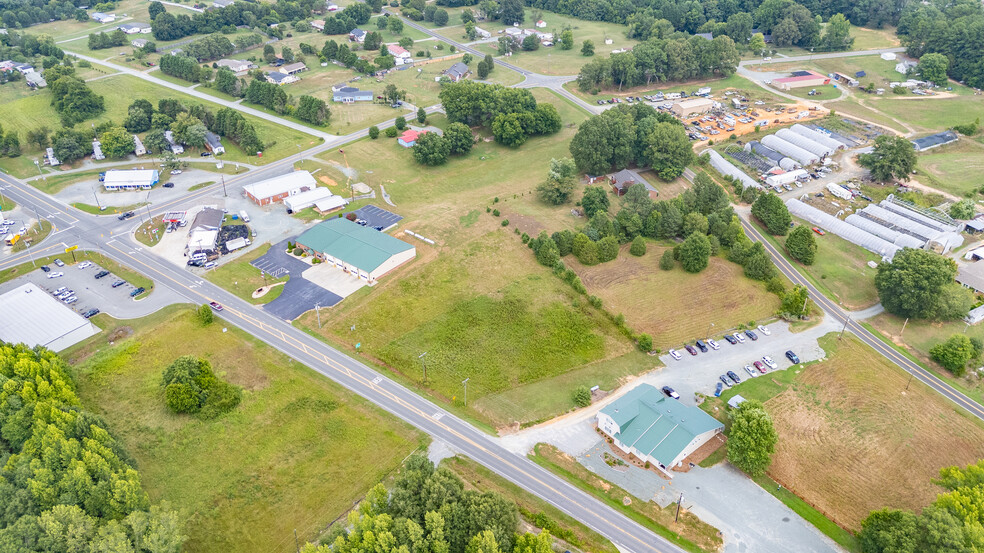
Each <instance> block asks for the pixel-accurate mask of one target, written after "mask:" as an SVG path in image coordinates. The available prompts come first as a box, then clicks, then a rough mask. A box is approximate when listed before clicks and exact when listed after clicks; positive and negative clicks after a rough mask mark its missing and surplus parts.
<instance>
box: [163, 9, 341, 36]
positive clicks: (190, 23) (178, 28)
mask: <svg viewBox="0 0 984 553" xmlns="http://www.w3.org/2000/svg"><path fill="white" fill-rule="evenodd" d="M322 8H324V2H323V0H297V1H292V2H277V3H266V2H236V3H234V4H232V5H230V6H226V7H225V8H222V9H220V10H205V11H204V12H203V13H195V14H193V15H190V16H189V15H186V14H185V13H179V14H178V15H174V14H171V13H170V12H168V11H167V9H166V8H165V7H164V5H163V4H161V3H160V2H157V1H153V2H151V3H150V7H149V10H150V18H151V25H150V27H151V32H152V33H153V35H154V38H155V39H157V40H159V41H165V40H178V39H180V38H184V37H186V36H191V35H197V34H211V33H218V32H235V30H236V27H250V28H252V27H262V28H264V29H265V30H266V31H265V32H267V34H270V35H273V36H276V37H278V38H283V30H281V29H280V28H279V27H270V25H273V24H276V23H287V22H293V21H300V20H302V19H305V18H307V17H310V16H311V14H312V13H313V12H314V10H316V9H322ZM346 9H347V8H346ZM179 11H181V12H185V11H186V10H179Z"/></svg>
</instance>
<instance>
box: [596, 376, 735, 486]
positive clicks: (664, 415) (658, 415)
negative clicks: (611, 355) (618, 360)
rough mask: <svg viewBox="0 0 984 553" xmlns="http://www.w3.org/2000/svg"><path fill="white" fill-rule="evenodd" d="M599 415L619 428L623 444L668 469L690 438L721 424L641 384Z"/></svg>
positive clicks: (653, 388)
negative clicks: (602, 414) (608, 419)
mask: <svg viewBox="0 0 984 553" xmlns="http://www.w3.org/2000/svg"><path fill="white" fill-rule="evenodd" d="M601 412H602V413H604V414H606V415H608V416H609V417H611V418H612V420H614V421H615V423H616V424H618V426H619V432H618V433H617V434H616V435H615V437H616V438H618V440H619V441H620V442H622V443H623V444H625V445H627V446H631V447H633V448H635V449H636V450H637V451H639V452H641V453H643V454H644V455H648V456H650V457H653V458H654V459H656V460H657V461H659V462H660V463H662V464H663V466H665V467H669V466H672V464H673V462H674V461H675V460H676V458H677V457H679V456H680V454H681V453H683V451H684V449H686V448H687V446H688V445H690V443H691V442H693V440H694V438H696V437H697V436H700V435H701V434H704V433H706V432H710V431H712V430H715V429H722V428H724V425H723V424H721V423H720V422H719V421H718V420H717V419H715V418H714V417H712V416H710V415H708V414H707V413H705V412H704V411H702V410H701V409H700V408H699V407H692V406H689V405H684V404H683V403H681V402H679V401H677V400H675V399H670V398H668V397H666V396H665V395H663V394H662V393H661V392H660V391H659V390H657V389H656V388H655V387H653V386H651V385H649V384H641V385H639V386H637V387H635V388H634V389H632V390H629V392H628V393H626V394H625V395H624V396H622V397H621V398H619V399H617V400H615V401H614V402H612V403H611V404H609V405H608V406H606V407H605V408H604V409H602V410H601Z"/></svg>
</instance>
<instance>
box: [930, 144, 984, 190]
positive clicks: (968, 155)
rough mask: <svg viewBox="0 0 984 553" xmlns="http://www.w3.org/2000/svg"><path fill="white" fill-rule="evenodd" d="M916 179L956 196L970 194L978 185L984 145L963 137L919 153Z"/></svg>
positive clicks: (983, 156) (982, 167)
mask: <svg viewBox="0 0 984 553" xmlns="http://www.w3.org/2000/svg"><path fill="white" fill-rule="evenodd" d="M916 172H917V174H918V176H916V177H915V178H916V179H917V180H919V181H921V182H923V183H924V184H927V185H929V186H932V187H933V188H936V189H939V190H942V191H944V192H949V193H950V194H954V195H957V196H972V195H973V194H974V192H976V191H977V190H979V189H980V188H981V184H982V182H981V174H982V172H984V145H982V144H981V143H980V142H975V141H973V140H970V139H967V138H964V139H962V140H960V142H957V143H956V144H947V145H946V146H940V147H939V148H933V149H932V150H929V151H928V152H926V153H923V154H919V160H918V166H917V167H916Z"/></svg>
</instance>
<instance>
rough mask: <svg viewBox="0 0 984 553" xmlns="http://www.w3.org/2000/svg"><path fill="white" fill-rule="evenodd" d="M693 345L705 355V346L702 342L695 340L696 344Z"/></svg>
mask: <svg viewBox="0 0 984 553" xmlns="http://www.w3.org/2000/svg"><path fill="white" fill-rule="evenodd" d="M694 344H695V345H696V346H697V349H699V350H700V352H701V353H707V344H705V343H704V342H703V341H702V340H697V341H696V342H694Z"/></svg>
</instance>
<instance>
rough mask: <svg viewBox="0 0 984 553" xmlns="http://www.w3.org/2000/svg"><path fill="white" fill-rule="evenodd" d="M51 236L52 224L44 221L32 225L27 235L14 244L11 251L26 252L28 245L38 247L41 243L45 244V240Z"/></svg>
mask: <svg viewBox="0 0 984 553" xmlns="http://www.w3.org/2000/svg"><path fill="white" fill-rule="evenodd" d="M49 234H51V223H50V222H48V221H46V220H44V219H42V220H40V221H38V222H36V223H34V224H33V225H31V228H29V229H27V234H26V235H24V236H23V237H21V239H20V240H19V241H18V242H17V243H16V244H14V245H13V247H12V248H11V249H10V250H11V251H12V252H14V253H17V252H22V251H24V250H26V249H27V245H28V244H31V245H32V246H37V245H38V244H40V243H41V242H44V239H45V238H47V237H48V235H49Z"/></svg>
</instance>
